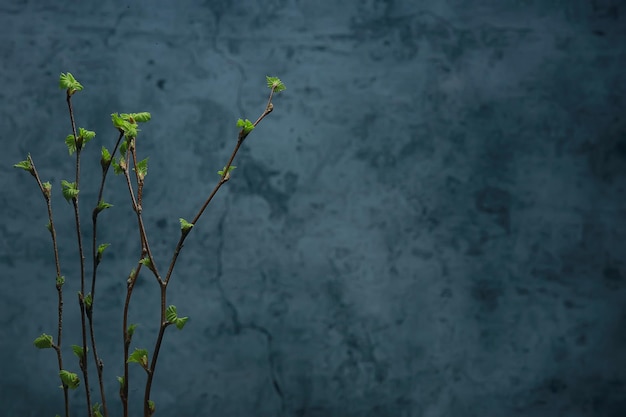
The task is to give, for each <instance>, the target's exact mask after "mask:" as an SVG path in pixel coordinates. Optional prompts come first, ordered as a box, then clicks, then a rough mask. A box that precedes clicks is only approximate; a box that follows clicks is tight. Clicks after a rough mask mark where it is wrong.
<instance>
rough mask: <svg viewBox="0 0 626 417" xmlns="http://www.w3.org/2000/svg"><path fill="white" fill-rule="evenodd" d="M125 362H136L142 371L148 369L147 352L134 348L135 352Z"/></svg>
mask: <svg viewBox="0 0 626 417" xmlns="http://www.w3.org/2000/svg"><path fill="white" fill-rule="evenodd" d="M127 362H128V363H130V362H137V363H138V364H140V365H141V366H142V367H143V368H144V369H148V350H147V349H138V348H135V351H134V352H133V353H131V354H130V356H129V357H128V361H127Z"/></svg>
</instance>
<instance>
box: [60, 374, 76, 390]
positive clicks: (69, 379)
mask: <svg viewBox="0 0 626 417" xmlns="http://www.w3.org/2000/svg"><path fill="white" fill-rule="evenodd" d="M59 376H60V377H61V382H63V385H66V386H67V387H68V388H70V389H76V388H78V386H79V385H80V379H79V378H78V375H76V374H75V373H73V372H69V371H66V370H65V369H62V370H61V371H59Z"/></svg>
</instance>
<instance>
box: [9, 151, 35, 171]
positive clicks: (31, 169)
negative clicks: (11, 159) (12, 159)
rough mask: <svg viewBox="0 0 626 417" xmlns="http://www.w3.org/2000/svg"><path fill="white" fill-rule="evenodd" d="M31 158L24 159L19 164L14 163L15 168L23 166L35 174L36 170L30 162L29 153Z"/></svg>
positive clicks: (25, 169) (22, 167)
mask: <svg viewBox="0 0 626 417" xmlns="http://www.w3.org/2000/svg"><path fill="white" fill-rule="evenodd" d="M28 156H29V159H26V160H24V161H20V162H18V163H17V164H15V165H13V167H14V168H21V169H23V170H24V171H28V172H30V173H31V174H34V173H35V171H34V170H33V165H32V164H31V163H30V154H29V155H28Z"/></svg>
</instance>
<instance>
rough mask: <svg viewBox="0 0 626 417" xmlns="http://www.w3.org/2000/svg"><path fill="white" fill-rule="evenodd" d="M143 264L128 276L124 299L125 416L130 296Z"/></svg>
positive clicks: (123, 388) (123, 405) (123, 399)
mask: <svg viewBox="0 0 626 417" xmlns="http://www.w3.org/2000/svg"><path fill="white" fill-rule="evenodd" d="M141 267H142V264H141V263H139V262H138V263H137V267H136V268H135V269H134V270H133V272H131V274H130V276H129V277H128V281H127V286H126V300H125V301H124V313H123V317H122V334H123V335H124V381H123V384H122V386H121V387H120V399H121V400H122V407H123V409H124V412H123V416H124V417H128V379H129V377H130V374H129V372H128V356H129V349H130V341H131V335H130V334H129V333H128V309H129V307H130V298H131V296H132V294H133V288H135V281H136V279H137V275H139V271H140V270H141Z"/></svg>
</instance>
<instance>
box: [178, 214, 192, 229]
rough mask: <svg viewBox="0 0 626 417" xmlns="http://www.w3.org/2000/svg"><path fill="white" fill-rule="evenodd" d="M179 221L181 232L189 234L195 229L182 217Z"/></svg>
mask: <svg viewBox="0 0 626 417" xmlns="http://www.w3.org/2000/svg"><path fill="white" fill-rule="evenodd" d="M178 221H180V230H182V232H183V233H189V231H190V230H191V228H192V227H193V223H189V222H188V221H187V220H185V219H183V218H182V217H181V218H180V219H178Z"/></svg>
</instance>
